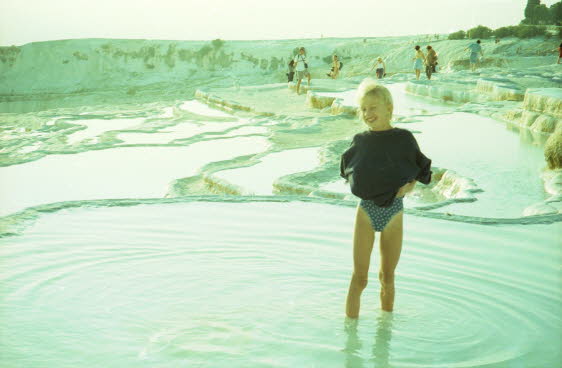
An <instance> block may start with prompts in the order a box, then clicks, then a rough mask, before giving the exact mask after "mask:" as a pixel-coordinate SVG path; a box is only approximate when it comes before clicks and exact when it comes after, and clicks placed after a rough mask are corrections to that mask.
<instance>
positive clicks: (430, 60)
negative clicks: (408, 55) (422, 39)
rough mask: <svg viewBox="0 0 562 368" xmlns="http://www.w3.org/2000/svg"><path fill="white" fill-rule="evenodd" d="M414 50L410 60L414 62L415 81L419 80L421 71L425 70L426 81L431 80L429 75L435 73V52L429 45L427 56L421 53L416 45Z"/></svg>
mask: <svg viewBox="0 0 562 368" xmlns="http://www.w3.org/2000/svg"><path fill="white" fill-rule="evenodd" d="M414 50H415V54H414V57H413V59H412V60H413V61H414V72H415V73H416V79H418V80H419V79H420V75H421V71H422V69H425V75H426V76H427V79H431V75H432V74H433V73H435V72H437V69H436V68H437V64H438V62H437V58H438V57H437V52H435V50H434V49H433V47H431V46H429V45H428V46H427V55H426V54H424V53H423V51H422V50H421V47H420V46H419V45H416V46H415V47H414Z"/></svg>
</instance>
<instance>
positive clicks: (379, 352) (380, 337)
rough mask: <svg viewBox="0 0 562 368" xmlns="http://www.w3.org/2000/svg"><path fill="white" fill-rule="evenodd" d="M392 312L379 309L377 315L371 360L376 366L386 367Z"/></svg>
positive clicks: (387, 364) (390, 337) (388, 355)
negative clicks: (379, 312) (379, 313)
mask: <svg viewBox="0 0 562 368" xmlns="http://www.w3.org/2000/svg"><path fill="white" fill-rule="evenodd" d="M392 318H393V314H392V313H389V312H384V311H381V315H380V316H379V317H377V330H376V332H375V343H374V344H373V351H372V360H373V361H374V362H375V367H377V368H387V367H390V365H389V357H390V340H391V339H392Z"/></svg>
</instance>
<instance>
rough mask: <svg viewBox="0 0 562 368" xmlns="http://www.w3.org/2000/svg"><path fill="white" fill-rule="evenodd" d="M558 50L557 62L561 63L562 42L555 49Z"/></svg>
mask: <svg viewBox="0 0 562 368" xmlns="http://www.w3.org/2000/svg"><path fill="white" fill-rule="evenodd" d="M556 50H558V61H557V62H556V64H560V60H561V59H562V43H561V44H560V46H558V49H554V51H556Z"/></svg>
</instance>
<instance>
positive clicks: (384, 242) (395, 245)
mask: <svg viewBox="0 0 562 368" xmlns="http://www.w3.org/2000/svg"><path fill="white" fill-rule="evenodd" d="M403 213H404V212H403V211H400V212H399V213H397V214H396V215H395V216H394V217H393V218H392V219H391V220H390V222H389V223H388V225H387V226H386V227H385V228H384V230H383V231H382V233H381V240H380V256H381V261H380V262H381V267H380V270H379V281H380V283H381V292H380V300H381V308H382V309H383V310H385V311H387V312H392V309H393V308H394V271H395V269H396V265H397V264H398V260H399V259H400V253H401V251H402V234H403V233H402V231H403V229H402V227H403Z"/></svg>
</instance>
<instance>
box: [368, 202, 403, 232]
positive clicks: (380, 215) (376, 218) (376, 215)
mask: <svg viewBox="0 0 562 368" xmlns="http://www.w3.org/2000/svg"><path fill="white" fill-rule="evenodd" d="M359 205H360V206H361V207H362V208H363V209H364V210H365V212H367V215H369V218H370V219H371V225H372V226H373V230H375V231H383V230H384V228H385V227H386V225H387V224H388V222H389V221H390V219H392V217H394V215H396V214H397V213H398V212H400V211H402V210H403V209H404V197H396V198H394V201H393V202H392V204H391V205H390V206H389V207H379V206H377V205H376V204H375V203H374V202H373V201H370V200H366V199H362V200H361V202H359Z"/></svg>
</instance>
